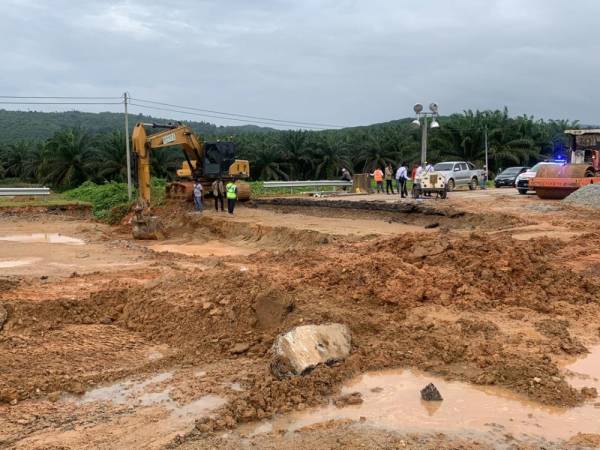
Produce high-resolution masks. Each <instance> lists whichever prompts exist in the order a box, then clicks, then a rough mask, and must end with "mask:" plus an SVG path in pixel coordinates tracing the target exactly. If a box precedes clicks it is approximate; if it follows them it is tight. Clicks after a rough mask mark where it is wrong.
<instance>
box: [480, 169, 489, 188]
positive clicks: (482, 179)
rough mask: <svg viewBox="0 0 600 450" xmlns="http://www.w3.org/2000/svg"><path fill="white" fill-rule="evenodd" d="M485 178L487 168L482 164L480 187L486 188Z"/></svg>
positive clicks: (486, 177) (486, 176)
mask: <svg viewBox="0 0 600 450" xmlns="http://www.w3.org/2000/svg"><path fill="white" fill-rule="evenodd" d="M487 179H488V170H487V166H486V165H484V166H483V174H482V175H481V180H479V182H480V184H481V189H487Z"/></svg>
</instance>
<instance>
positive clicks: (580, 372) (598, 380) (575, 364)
mask: <svg viewBox="0 0 600 450" xmlns="http://www.w3.org/2000/svg"><path fill="white" fill-rule="evenodd" d="M564 370H565V375H566V377H567V380H568V381H569V384H570V385H571V386H573V387H574V388H577V389H581V388H583V387H593V388H596V389H597V390H598V392H599V393H600V345H598V346H595V347H592V348H590V353H589V354H588V355H587V356H585V357H584V358H581V359H577V360H574V361H571V362H570V364H568V365H566V366H565V369H564ZM596 401H598V402H600V398H598V399H596ZM598 431H600V423H599V424H598Z"/></svg>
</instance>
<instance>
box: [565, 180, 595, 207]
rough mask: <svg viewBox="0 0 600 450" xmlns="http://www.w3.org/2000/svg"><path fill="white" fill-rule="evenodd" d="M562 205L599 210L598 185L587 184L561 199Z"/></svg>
mask: <svg viewBox="0 0 600 450" xmlns="http://www.w3.org/2000/svg"><path fill="white" fill-rule="evenodd" d="M562 202H563V203H566V204H568V205H574V206H583V207H586V208H594V209H600V184H588V185H587V186H584V187H582V188H579V189H577V190H576V191H575V192H573V193H572V194H571V195H569V196H568V197H566V198H565V199H563V201H562Z"/></svg>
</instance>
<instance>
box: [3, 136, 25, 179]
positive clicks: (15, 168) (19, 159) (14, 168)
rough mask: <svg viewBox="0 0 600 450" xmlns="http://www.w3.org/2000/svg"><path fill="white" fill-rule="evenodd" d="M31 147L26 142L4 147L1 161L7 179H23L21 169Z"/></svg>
mask: <svg viewBox="0 0 600 450" xmlns="http://www.w3.org/2000/svg"><path fill="white" fill-rule="evenodd" d="M31 145H32V144H31V142H28V141H18V142H15V143H13V144H9V145H8V146H6V148H5V150H4V152H3V155H2V160H3V162H4V164H3V166H4V172H5V176H6V177H7V178H25V177H23V168H24V165H25V164H26V163H25V161H26V159H27V153H28V152H29V149H30V148H31Z"/></svg>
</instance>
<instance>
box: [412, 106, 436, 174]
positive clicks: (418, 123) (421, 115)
mask: <svg viewBox="0 0 600 450" xmlns="http://www.w3.org/2000/svg"><path fill="white" fill-rule="evenodd" d="M438 109H439V108H438V105H437V103H435V102H432V103H430V104H429V111H423V105H422V104H421V103H417V104H416V105H415V106H413V111H414V112H415V114H416V115H417V117H416V118H415V120H413V121H412V122H411V125H413V126H415V127H421V165H423V166H424V165H425V162H427V129H428V128H429V127H430V128H432V129H436V128H439V127H440V123H439V122H438V120H437V119H438V116H439V114H438ZM429 117H431V124H430V125H429V124H428V122H429V120H428V118H429ZM421 119H422V120H421Z"/></svg>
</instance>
